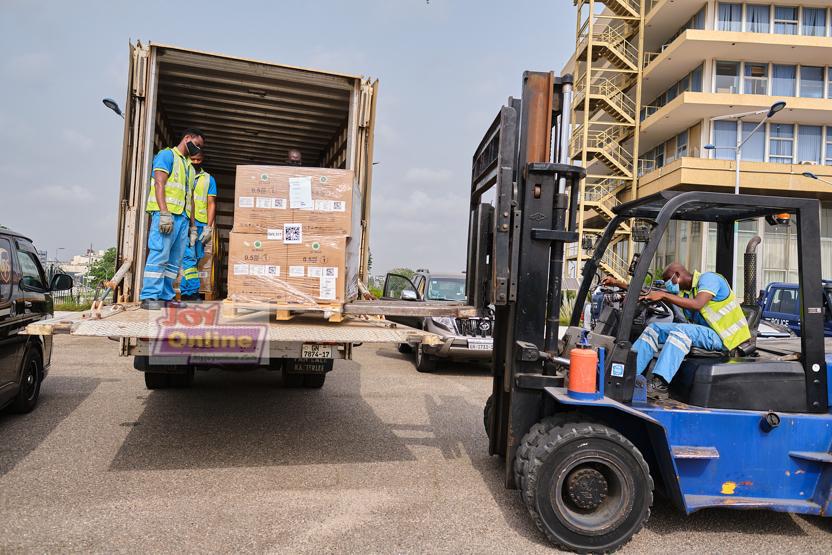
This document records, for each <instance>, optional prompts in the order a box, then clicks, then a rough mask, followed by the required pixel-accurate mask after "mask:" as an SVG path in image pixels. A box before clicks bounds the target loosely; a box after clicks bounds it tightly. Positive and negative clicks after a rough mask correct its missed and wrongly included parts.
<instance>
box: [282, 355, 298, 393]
mask: <svg viewBox="0 0 832 555" xmlns="http://www.w3.org/2000/svg"><path fill="white" fill-rule="evenodd" d="M287 362H288V361H287ZM288 366H289V365H288V364H286V365H285V366H284V367H283V370H282V371H281V373H280V377H281V379H282V380H283V387H287V388H290V389H294V388H297V387H302V386H303V374H296V373H294V372H289V369H288V368H287V367H288Z"/></svg>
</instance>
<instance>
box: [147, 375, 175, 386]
mask: <svg viewBox="0 0 832 555" xmlns="http://www.w3.org/2000/svg"><path fill="white" fill-rule="evenodd" d="M170 378H171V374H166V373H164V372H145V373H144V386H145V387H146V388H147V389H167V388H168V387H170V386H171V379H170Z"/></svg>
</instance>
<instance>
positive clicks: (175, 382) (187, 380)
mask: <svg viewBox="0 0 832 555" xmlns="http://www.w3.org/2000/svg"><path fill="white" fill-rule="evenodd" d="M169 379H170V386H171V387H176V388H179V389H187V388H189V387H191V386H192V385H193V384H194V369H193V368H188V370H187V372H185V373H184V374H170V375H169Z"/></svg>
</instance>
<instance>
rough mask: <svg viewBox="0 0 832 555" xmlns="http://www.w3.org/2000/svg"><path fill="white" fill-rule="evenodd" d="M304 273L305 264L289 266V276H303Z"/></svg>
mask: <svg viewBox="0 0 832 555" xmlns="http://www.w3.org/2000/svg"><path fill="white" fill-rule="evenodd" d="M304 274H305V272H304V268H303V266H289V277H303V276H304Z"/></svg>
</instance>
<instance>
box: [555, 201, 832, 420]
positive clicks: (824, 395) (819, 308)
mask: <svg viewBox="0 0 832 555" xmlns="http://www.w3.org/2000/svg"><path fill="white" fill-rule="evenodd" d="M614 212H615V214H616V215H615V217H614V218H613V220H612V221H611V222H610V223H609V225H608V226H607V228H606V229H605V230H604V233H603V235H602V236H601V238H600V239H599V241H598V243H597V244H596V246H595V251H594V253H593V255H592V257H591V258H590V259H589V260H587V261H586V264H585V265H584V269H583V279H582V282H581V285H580V288H579V289H578V293H577V301H576V303H575V308H574V310H573V312H572V316H571V321H570V325H572V326H577V325H579V323H580V317H581V314H582V311H583V307H584V303H585V302H586V298H587V295H588V293H589V289H590V287H591V284H592V281H593V276H594V275H595V273H596V272H597V271H598V265H599V262H600V260H601V257H602V256H603V255H604V252H605V251H606V249H607V248H608V246H609V244H610V242H611V240H612V238H613V235H614V233H615V230H616V229H617V228H618V227H619V225H620V224H622V223H623V222H626V221H627V220H630V219H632V218H636V219H643V220H650V221H652V222H654V224H655V225H654V226H653V229H652V231H651V233H650V238H649V241H648V242H647V244H646V245H645V247H644V249H643V250H642V252H641V254H640V256H639V259H638V263H637V264H636V267H635V270H634V272H633V275H632V279H631V281H630V283H631V288H632V286H633V285H634V284H642V283H646V279H647V275H648V273H649V272H650V270H651V263H652V261H653V257H654V256H655V254H656V250H657V249H658V245H659V243H660V241H661V239H662V237H663V236H664V233H665V231H666V230H667V227H668V225H670V223H671V222H672V221H674V220H675V221H691V222H714V223H716V224H717V250H716V271H717V272H718V273H720V274H722V275H723V276H724V277H725V278H726V279H727V280H728V282H729V283H730V282H731V281H732V277H733V272H734V268H733V260H734V252H733V251H734V233H735V231H734V230H735V227H736V226H735V225H734V223H735V222H738V221H742V220H749V219H752V218H761V217H765V216H769V215H771V214H780V213H788V214H791V215H792V216H796V218H794V217H793V218H791V219H792V221H796V226H797V254H798V264H799V270H798V276H799V278H800V279H799V291H800V307H801V314H800V318H801V329H803V330H806V333H803V334H802V336H801V338H800V343H801V345H800V346H801V353H802V356H801V363H802V365H803V370H804V373H805V376H806V406H807V408H808V410H809V412H814V413H826V412H827V411H828V410H829V402H828V401H829V399H828V384H827V373H826V363H825V352H824V335H823V318H824V314H823V294H824V293H823V286H822V279H821V268H820V260H821V254H820V203H819V202H818V201H817V200H815V199H807V198H793V197H773V196H762V195H734V194H728V193H711V192H696V191H691V192H682V193H680V192H670V191H664V192H660V193H656V194H654V195H651V196H649V197H645V198H643V199H639V200H635V201H631V202H628V203H624V204H621V205H619V206H617V207H616V208H614ZM790 225H791V224H790ZM680 262H682V263H684V262H685V261H684V260H681V261H680ZM637 305H638V295H637V294H636V295H627V296H626V297H625V300H624V305H623V307H622V316H621V325H620V326H619V328H618V334H617V337H616V343H617V344H624V343H628V342H629V338H630V331H631V329H632V325H633V321H634V317H635V313H636V309H637ZM610 379H611V378H610V377H609V376H608V380H610ZM612 380H613V381H614V380H615V379H614V378H612ZM613 385H615V384H613ZM616 390H617V389H616V388H614V389H613V391H616ZM618 400H621V399H618Z"/></svg>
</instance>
